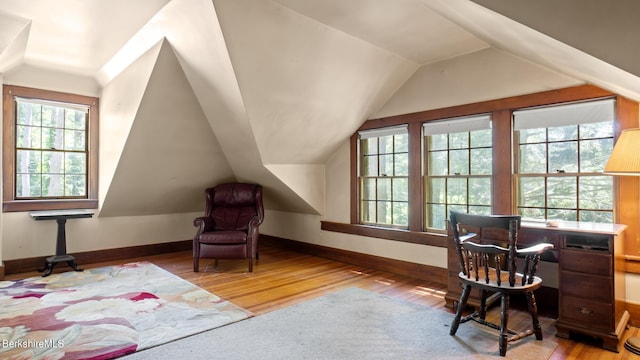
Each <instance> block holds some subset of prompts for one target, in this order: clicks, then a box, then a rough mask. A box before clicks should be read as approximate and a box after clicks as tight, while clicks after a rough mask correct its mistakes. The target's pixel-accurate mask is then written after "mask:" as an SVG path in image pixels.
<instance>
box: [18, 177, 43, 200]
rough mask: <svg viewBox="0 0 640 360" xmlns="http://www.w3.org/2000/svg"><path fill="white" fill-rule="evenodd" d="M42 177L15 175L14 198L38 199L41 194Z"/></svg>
mask: <svg viewBox="0 0 640 360" xmlns="http://www.w3.org/2000/svg"><path fill="white" fill-rule="evenodd" d="M41 185H42V176H41V175H40V174H18V175H16V197H18V198H25V197H38V196H42V193H41Z"/></svg>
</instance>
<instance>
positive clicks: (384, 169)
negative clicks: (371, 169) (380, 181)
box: [376, 154, 393, 176]
mask: <svg viewBox="0 0 640 360" xmlns="http://www.w3.org/2000/svg"><path fill="white" fill-rule="evenodd" d="M378 161H380V172H379V173H378V174H376V175H380V176H393V154H389V155H379V156H378Z"/></svg>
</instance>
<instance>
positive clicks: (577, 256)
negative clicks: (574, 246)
mask: <svg viewBox="0 0 640 360" xmlns="http://www.w3.org/2000/svg"><path fill="white" fill-rule="evenodd" d="M560 256H561V258H562V260H561V261H560V266H561V267H562V270H569V271H576V272H582V273H585V274H595V275H603V276H611V275H612V273H611V267H612V266H611V264H612V261H611V255H609V254H603V253H598V252H594V251H589V250H566V249H563V250H562V253H561V255H560Z"/></svg>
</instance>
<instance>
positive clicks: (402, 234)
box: [320, 221, 447, 247]
mask: <svg viewBox="0 0 640 360" xmlns="http://www.w3.org/2000/svg"><path fill="white" fill-rule="evenodd" d="M320 229H322V230H326V231H333V232H339V233H344V234H351V235H360V236H368V237H374V238H380V239H387V240H395V241H402V242H407V243H412V244H421V245H431V246H437V247H447V235H445V234H435V233H426V232H416V231H409V230H402V229H391V228H380V227H375V226H369V225H360V224H345V223H337V222H332V221H321V222H320Z"/></svg>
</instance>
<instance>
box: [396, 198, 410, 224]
mask: <svg viewBox="0 0 640 360" xmlns="http://www.w3.org/2000/svg"><path fill="white" fill-rule="evenodd" d="M407 224H409V204H408V203H406V202H394V203H393V225H407Z"/></svg>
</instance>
